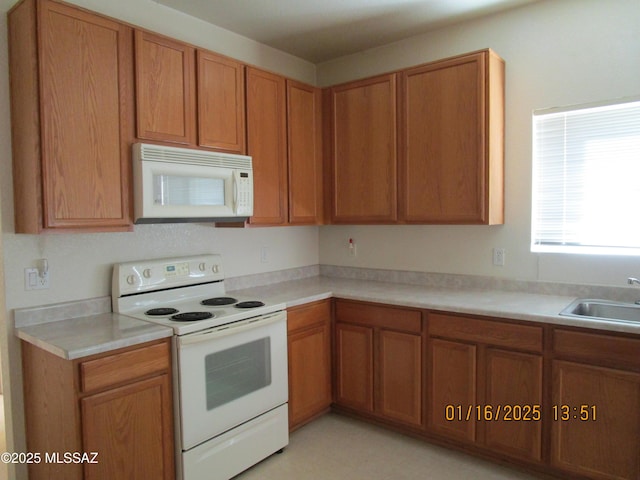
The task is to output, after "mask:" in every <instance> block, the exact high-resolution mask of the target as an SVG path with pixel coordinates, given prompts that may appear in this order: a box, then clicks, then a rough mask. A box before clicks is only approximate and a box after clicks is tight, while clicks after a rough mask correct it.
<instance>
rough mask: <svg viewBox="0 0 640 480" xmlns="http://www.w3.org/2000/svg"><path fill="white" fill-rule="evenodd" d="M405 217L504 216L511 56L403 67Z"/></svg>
mask: <svg viewBox="0 0 640 480" xmlns="http://www.w3.org/2000/svg"><path fill="white" fill-rule="evenodd" d="M400 87H401V88H400V92H401V93H400V112H401V113H400V141H399V144H400V150H401V155H400V162H399V163H400V173H399V178H400V217H401V220H402V221H404V222H407V223H460V224H465V223H468V224H499V223H503V221H504V209H503V195H504V186H503V161H504V160H503V158H504V153H503V150H504V62H503V61H502V59H501V58H500V57H498V56H497V55H496V54H495V53H493V52H492V51H490V50H485V51H481V52H477V53H473V54H469V55H464V56H461V57H456V58H452V59H449V60H443V61H439V62H434V63H430V64H427V65H424V66H420V67H417V68H413V69H410V70H405V71H403V72H402V76H401V83H400Z"/></svg>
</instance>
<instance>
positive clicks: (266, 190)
mask: <svg viewBox="0 0 640 480" xmlns="http://www.w3.org/2000/svg"><path fill="white" fill-rule="evenodd" d="M285 96H286V87H285V80H284V77H280V76H278V75H274V74H272V73H268V72H263V71H261V70H258V69H256V68H247V149H248V153H249V155H251V156H252V157H253V216H252V217H251V219H250V220H249V221H250V223H252V224H257V225H282V224H284V223H286V221H287V193H286V192H287V156H286V155H287V151H286V141H287V138H286V136H287V131H286V111H285V102H286V100H285Z"/></svg>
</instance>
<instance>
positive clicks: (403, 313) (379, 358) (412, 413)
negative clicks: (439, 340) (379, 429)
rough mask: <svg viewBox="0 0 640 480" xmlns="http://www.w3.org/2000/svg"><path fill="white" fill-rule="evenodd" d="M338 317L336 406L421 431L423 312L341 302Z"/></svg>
mask: <svg viewBox="0 0 640 480" xmlns="http://www.w3.org/2000/svg"><path fill="white" fill-rule="evenodd" d="M335 315H336V324H335V393H334V401H335V403H336V405H338V406H340V407H346V408H349V409H351V410H352V411H354V410H355V411H356V412H359V413H366V414H372V415H374V416H376V417H379V418H382V419H384V420H386V421H388V422H393V423H398V424H399V425H408V426H411V427H421V426H422V424H423V418H424V415H423V387H422V385H423V383H422V376H423V371H424V370H423V359H424V354H423V345H424V342H423V333H422V332H423V330H422V317H421V313H420V311H417V310H411V309H403V308H395V307H386V306H377V305H372V304H367V303H361V302H352V301H347V300H338V301H336V310H335Z"/></svg>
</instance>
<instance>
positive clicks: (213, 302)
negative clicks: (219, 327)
mask: <svg viewBox="0 0 640 480" xmlns="http://www.w3.org/2000/svg"><path fill="white" fill-rule="evenodd" d="M234 303H238V300H237V299H235V298H233V297H214V298H207V299H206V300H203V301H201V302H200V304H201V305H210V306H212V307H224V306H225V305H233V304H234Z"/></svg>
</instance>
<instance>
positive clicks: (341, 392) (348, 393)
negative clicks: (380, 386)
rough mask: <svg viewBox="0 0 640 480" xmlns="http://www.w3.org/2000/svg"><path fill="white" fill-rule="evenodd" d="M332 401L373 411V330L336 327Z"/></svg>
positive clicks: (364, 410)
mask: <svg viewBox="0 0 640 480" xmlns="http://www.w3.org/2000/svg"><path fill="white" fill-rule="evenodd" d="M335 328H336V359H335V360H336V383H335V401H336V403H338V404H340V405H344V406H345V407H351V408H356V409H358V410H360V411H362V412H373V329H371V328H368V327H361V326H358V325H350V324H346V323H337V324H336V327H335Z"/></svg>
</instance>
